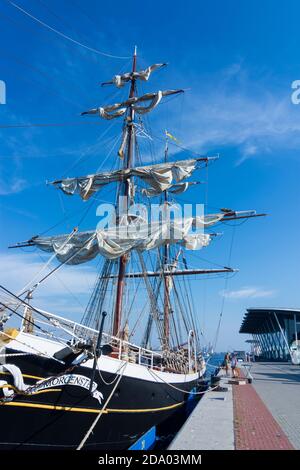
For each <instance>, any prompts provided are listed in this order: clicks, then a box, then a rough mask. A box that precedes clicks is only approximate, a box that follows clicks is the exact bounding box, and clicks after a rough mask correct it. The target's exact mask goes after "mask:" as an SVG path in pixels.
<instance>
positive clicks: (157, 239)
mask: <svg viewBox="0 0 300 470" xmlns="http://www.w3.org/2000/svg"><path fill="white" fill-rule="evenodd" d="M193 223H194V219H193V218H192V217H190V218H186V219H183V220H176V219H174V220H170V221H168V222H165V223H160V222H159V221H157V222H152V223H151V224H148V223H147V222H145V221H144V220H142V219H140V218H135V219H132V220H131V221H130V223H126V224H125V223H124V224H121V225H118V226H115V227H112V228H108V229H103V230H100V229H97V230H95V231H88V232H81V233H74V235H73V236H72V237H70V235H58V236H53V237H35V238H33V239H32V240H31V241H30V244H31V245H34V246H36V247H38V248H40V249H41V250H43V251H47V252H48V253H55V254H56V257H57V259H58V260H59V261H60V262H62V263H66V264H70V265H75V264H81V263H85V262H87V261H90V260H92V259H94V258H95V257H96V256H97V255H101V256H104V257H105V258H108V259H116V258H119V257H120V256H122V255H124V254H126V253H128V252H129V251H131V250H133V249H134V250H138V251H148V250H152V249H154V248H157V247H159V246H161V245H163V244H164V243H168V244H175V243H179V244H181V245H183V246H184V247H185V248H187V249H189V250H199V249H201V248H202V247H204V246H207V245H208V244H209V242H210V240H211V237H210V235H208V234H204V233H202V231H201V232H197V231H195V232H191V229H192V227H193Z"/></svg>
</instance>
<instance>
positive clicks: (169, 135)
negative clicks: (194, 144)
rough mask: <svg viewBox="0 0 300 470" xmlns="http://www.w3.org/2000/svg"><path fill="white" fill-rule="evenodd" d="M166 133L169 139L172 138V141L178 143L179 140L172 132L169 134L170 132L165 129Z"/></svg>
mask: <svg viewBox="0 0 300 470" xmlns="http://www.w3.org/2000/svg"><path fill="white" fill-rule="evenodd" d="M165 133H166V137H169V139H172V140H174V142H176V143H177V144H180V143H181V142H180V140H178V139H176V137H174V136H173V135H172V134H170V132H168V131H167V130H166V131H165Z"/></svg>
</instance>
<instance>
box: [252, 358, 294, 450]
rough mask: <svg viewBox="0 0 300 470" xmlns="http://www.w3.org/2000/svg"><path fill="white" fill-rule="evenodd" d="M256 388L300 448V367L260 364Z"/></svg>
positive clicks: (254, 369) (255, 374) (254, 370)
mask: <svg viewBox="0 0 300 470" xmlns="http://www.w3.org/2000/svg"><path fill="white" fill-rule="evenodd" d="M251 374H252V376H253V383H252V385H253V387H254V389H255V390H256V392H257V393H258V395H259V396H260V398H261V399H262V400H263V402H264V404H265V405H266V406H267V408H268V409H269V411H270V412H271V414H272V415H273V417H274V418H275V420H276V421H277V423H278V424H279V425H280V427H281V429H282V430H283V431H284V433H285V434H286V436H287V438H288V439H289V441H290V442H291V443H292V445H293V446H294V448H295V449H298V450H299V449H300V366H294V365H292V364H291V363H288V362H286V363H275V362H273V363H272V362H256V363H254V365H253V366H252V369H251Z"/></svg>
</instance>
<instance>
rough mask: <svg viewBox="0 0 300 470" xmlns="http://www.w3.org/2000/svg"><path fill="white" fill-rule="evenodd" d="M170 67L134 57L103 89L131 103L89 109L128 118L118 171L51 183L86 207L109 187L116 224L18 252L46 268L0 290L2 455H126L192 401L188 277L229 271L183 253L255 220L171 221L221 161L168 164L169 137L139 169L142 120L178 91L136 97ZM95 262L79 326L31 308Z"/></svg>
mask: <svg viewBox="0 0 300 470" xmlns="http://www.w3.org/2000/svg"><path fill="white" fill-rule="evenodd" d="M165 65H166V64H164V63H159V64H154V65H151V66H149V67H148V68H146V69H144V70H139V69H138V68H137V54H136V50H135V52H134V55H133V65H132V71H131V72H128V73H124V74H122V75H116V76H115V77H114V78H113V79H112V80H111V81H110V82H106V83H105V84H104V85H105V86H109V85H112V86H116V87H117V88H125V87H126V86H128V87H129V96H128V99H126V100H125V101H123V102H121V103H116V104H113V105H109V106H103V107H98V108H95V109H91V110H89V111H87V112H83V113H82V114H88V115H95V116H97V117H100V118H103V119H106V120H111V119H118V118H119V119H121V121H122V129H121V138H120V148H119V151H118V156H119V158H117V161H118V165H119V168H116V169H114V170H113V171H110V172H97V173H95V174H91V175H88V176H82V177H74V178H64V179H61V180H56V181H54V182H53V185H54V186H55V187H56V188H58V189H59V190H61V191H63V193H64V194H66V195H69V196H73V195H74V196H75V195H77V196H79V197H80V198H81V199H83V200H84V201H86V200H88V199H90V198H91V199H93V197H95V195H96V193H97V192H98V191H100V190H101V189H103V188H104V187H106V186H107V185H112V186H113V187H114V188H115V190H116V193H115V195H116V199H115V203H114V205H113V208H114V210H115V217H112V219H111V220H110V221H109V223H108V224H107V225H103V224H102V225H101V224H100V225H98V226H97V228H96V229H94V230H90V231H85V232H80V231H79V230H78V229H77V228H75V229H74V230H72V232H71V233H68V234H64V235H55V236H49V237H44V236H35V237H32V238H31V239H30V240H28V241H26V242H20V243H18V244H17V245H14V247H27V246H30V247H36V248H38V249H41V250H43V251H44V252H47V253H49V254H50V257H49V259H48V261H47V263H46V265H45V266H44V269H45V270H46V269H48V270H49V272H47V274H45V272H46V271H43V273H44V275H43V276H42V274H40V278H36V279H35V280H33V281H31V282H29V284H28V285H27V286H26V287H25V288H24V289H23V290H22V291H21V292H18V293H14V292H11V291H10V290H8V289H7V288H6V287H5V286H1V302H0V305H1V312H0V314H1V316H0V420H1V428H0V448H6V449H14V448H16V449H19V448H20V449H27V448H28V449H81V448H84V449H98V450H101V449H102V450H107V449H127V448H129V447H130V445H131V444H132V443H133V442H135V441H136V440H137V439H138V438H139V437H140V436H141V435H143V433H144V432H146V431H147V430H148V429H150V428H151V427H152V426H153V425H157V424H159V423H161V422H163V421H164V420H166V419H167V418H168V417H170V416H171V415H172V414H174V413H175V412H176V410H178V409H179V408H180V407H183V406H184V405H185V402H186V401H187V398H188V397H189V396H190V395H191V394H196V393H197V385H198V382H199V379H200V378H201V377H202V376H203V375H204V373H205V361H204V358H203V357H202V355H201V344H200V336H201V335H200V331H199V330H200V328H199V320H198V319H197V311H194V310H195V309H194V307H193V299H192V297H193V292H192V290H191V287H190V284H189V283H188V281H187V279H188V276H195V275H201V274H202V275H203V274H204V275H206V274H216V273H225V274H226V275H227V274H228V273H231V272H233V269H231V268H230V267H224V268H223V267H221V268H217V269H201V268H194V267H193V268H192V269H191V268H189V267H188V263H187V261H186V257H185V250H186V249H188V250H197V249H200V248H203V247H206V246H207V245H209V243H210V242H211V241H212V240H213V238H214V236H216V235H217V234H215V233H212V232H207V230H210V228H211V227H213V226H214V225H216V224H218V223H221V222H224V221H229V220H236V219H241V218H251V217H256V216H258V215H260V214H256V212H255V211H240V212H237V211H234V210H229V209H220V211H219V212H218V213H215V214H206V215H204V214H197V215H191V216H189V217H184V218H183V219H181V220H179V219H178V218H176V216H170V213H171V212H172V211H173V209H174V207H175V201H176V197H177V195H178V194H181V193H183V192H185V191H188V190H189V189H190V187H191V186H192V185H195V184H197V183H199V181H190V179H189V178H190V177H191V176H192V175H193V174H194V172H196V170H198V169H199V168H201V167H203V166H207V165H208V164H209V163H210V161H211V160H214V159H215V158H216V157H207V156H199V155H197V156H193V158H188V159H184V160H180V161H171V159H170V158H169V157H170V155H169V141H170V139H173V136H172V135H171V134H169V133H168V132H166V140H165V150H164V154H163V155H162V156H161V162H160V163H154V164H151V165H145V164H143V161H142V158H141V154H140V151H139V139H140V138H143V137H144V138H149V139H150V138H151V135H150V132H149V130H148V128H147V126H146V124H145V122H144V119H143V118H144V115H146V114H147V113H149V112H151V111H153V110H154V109H155V108H156V107H157V106H158V105H159V103H160V102H161V101H162V100H163V99H164V97H168V96H172V95H177V94H180V93H183V90H180V89H179V90H167V91H158V92H155V93H147V94H144V95H141V96H139V95H138V87H139V85H140V84H141V82H147V81H148V79H149V78H150V76H151V74H152V73H153V72H154V71H155V70H157V69H161V68H163V67H164V66H165ZM187 180H188V181H187ZM75 197H76V196H75ZM153 201H158V202H159V207H160V210H161V215H162V217H160V219H159V220H151V223H149V218H147V215H145V214H144V213H143V210H142V209H140V204H143V208H145V207H146V208H147V207H150V206H151V204H152V202H153ZM137 203H138V205H139V206H138V207H139V210H140V213H139V210H138V211H137V210H136V207H137ZM177 208H178V204H177ZM166 215H168V217H167V216H166ZM96 257H99V260H100V272H99V275H98V277H97V280H96V283H95V287H94V291H93V293H92V296H91V298H90V300H89V302H88V305H87V307H86V310H85V312H84V314H83V317H82V320H81V321H80V322H75V321H73V320H71V319H68V318H63V317H62V316H59V315H56V314H52V313H50V312H47V311H45V310H42V309H40V308H37V307H35V306H34V293H35V291H36V289H38V288H39V286H40V285H41V284H42V283H44V282H47V280H48V279H49V278H50V277H51V276H52V275H53V274H54V273H55V272H56V271H57V270H58V269H63V268H64V266H67V265H77V266H78V268H77V269H80V265H81V264H82V263H86V262H89V261H92V260H94V259H95V258H96ZM54 260H56V261H57V264H56V265H55V267H53V261H54ZM18 318H20V324H19V327H17V326H16V321H15V320H16V319H18ZM10 324H11V325H10ZM9 325H10V326H9ZM133 338H137V340H136V341H135V342H134V341H133Z"/></svg>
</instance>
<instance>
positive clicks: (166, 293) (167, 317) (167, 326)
mask: <svg viewBox="0 0 300 470" xmlns="http://www.w3.org/2000/svg"><path fill="white" fill-rule="evenodd" d="M167 159H168V137H167V135H166V147H165V163H167ZM164 201H165V210H166V211H167V210H168V207H167V205H168V192H167V191H165V192H164ZM168 263H169V245H168V243H166V244H165V245H164V248H163V271H164V338H163V344H164V347H165V349H169V343H170V341H169V340H170V280H171V278H170V276H168V275H167V274H165V271H167V270H168Z"/></svg>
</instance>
